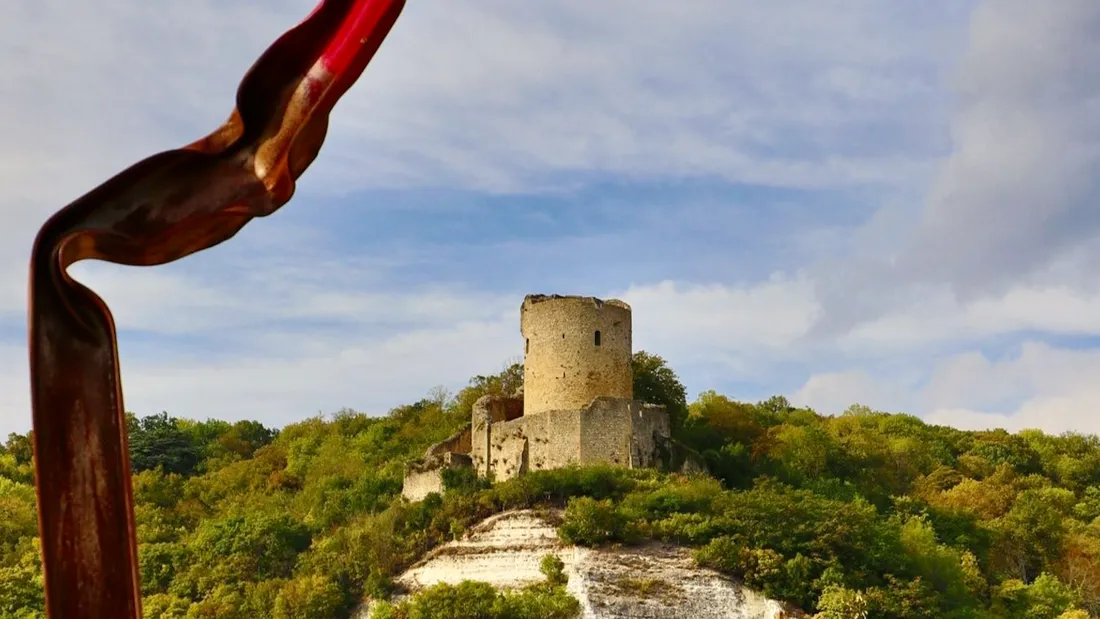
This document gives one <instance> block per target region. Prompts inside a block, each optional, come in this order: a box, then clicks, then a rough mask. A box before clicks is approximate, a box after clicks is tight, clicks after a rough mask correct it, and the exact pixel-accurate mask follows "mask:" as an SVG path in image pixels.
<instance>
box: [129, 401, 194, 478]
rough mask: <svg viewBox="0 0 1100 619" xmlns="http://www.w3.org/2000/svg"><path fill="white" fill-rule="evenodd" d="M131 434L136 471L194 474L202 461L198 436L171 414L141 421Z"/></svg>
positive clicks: (132, 459)
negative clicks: (183, 426) (188, 430)
mask: <svg viewBox="0 0 1100 619" xmlns="http://www.w3.org/2000/svg"><path fill="white" fill-rule="evenodd" d="M128 434H129V436H128V440H129V443H130V465H131V467H132V468H133V470H134V471H135V472H139V471H147V470H150V469H156V468H163V469H164V471H165V472H166V473H177V474H179V475H191V474H192V473H194V472H195V469H196V467H198V465H199V462H200V461H201V460H202V452H201V450H200V447H199V445H197V444H196V443H195V440H194V437H193V436H192V435H191V434H190V433H189V432H187V431H186V430H184V429H183V428H181V427H180V426H179V425H178V424H177V420H176V418H175V417H169V416H168V413H165V412H162V413H161V414H159V415H150V416H148V417H144V418H142V419H140V420H138V421H137V422H136V423H135V424H134V426H133V427H132V428H130V429H129V431H128Z"/></svg>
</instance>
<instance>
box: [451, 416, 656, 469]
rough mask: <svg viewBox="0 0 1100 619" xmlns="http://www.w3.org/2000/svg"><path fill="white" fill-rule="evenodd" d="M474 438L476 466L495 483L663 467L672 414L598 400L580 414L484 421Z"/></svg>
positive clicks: (475, 426)
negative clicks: (556, 472) (576, 469)
mask: <svg viewBox="0 0 1100 619" xmlns="http://www.w3.org/2000/svg"><path fill="white" fill-rule="evenodd" d="M473 436H474V441H473V444H474V449H473V451H472V452H471V456H472V462H473V466H474V467H475V468H476V469H477V471H478V475H481V476H483V477H484V476H488V475H489V474H490V473H491V474H492V475H493V478H494V479H495V480H496V481H504V480H506V479H511V478H512V477H516V476H518V475H523V474H525V473H529V472H531V471H539V470H546V469H553V468H559V467H563V466H568V465H570V464H594V463H606V464H612V465H617V466H626V467H651V466H658V465H659V456H658V440H659V439H657V438H655V437H663V438H665V439H667V437H668V414H667V413H666V412H665V409H664V407H661V406H654V405H651V404H643V403H641V402H635V401H632V400H624V399H621V398H596V399H595V400H593V401H592V402H591V403H590V404H589V405H588V406H586V407H584V408H582V409H580V410H557V411H543V412H542V413H539V414H537V415H532V416H530V417H527V416H524V417H520V418H518V419H513V420H511V421H498V422H495V423H494V422H492V419H490V418H488V417H483V419H482V420H481V421H480V422H479V421H475V422H474V431H473ZM482 444H483V445H484V448H479V445H482Z"/></svg>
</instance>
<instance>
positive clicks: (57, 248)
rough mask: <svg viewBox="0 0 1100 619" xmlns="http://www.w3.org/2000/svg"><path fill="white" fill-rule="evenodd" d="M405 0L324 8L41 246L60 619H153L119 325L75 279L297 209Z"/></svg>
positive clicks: (47, 453) (46, 447)
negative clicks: (333, 123) (331, 119)
mask: <svg viewBox="0 0 1100 619" xmlns="http://www.w3.org/2000/svg"><path fill="white" fill-rule="evenodd" d="M404 4H405V2H404V0H322V1H321V3H320V4H319V5H317V8H315V9H314V11H313V13H311V14H310V15H309V17H307V18H306V19H305V20H304V21H303V22H301V23H300V24H298V25H297V26H296V27H294V28H293V29H291V30H290V31H288V32H286V33H285V34H284V35H283V36H281V37H280V38H279V39H278V40H277V41H275V43H273V44H272V45H271V47H269V48H268V49H267V50H266V51H265V52H264V54H263V55H262V56H260V58H259V60H257V61H256V63H255V64H254V65H253V66H252V68H251V69H249V71H248V73H247V74H246V75H245V76H244V78H243V79H242V81H241V84H240V87H239V89H238V91H237V99H236V107H235V109H234V110H233V112H232V114H231V115H230V117H229V119H228V120H227V121H226V122H225V124H223V125H222V126H221V127H219V128H218V129H217V130H215V131H213V132H212V133H211V134H209V135H208V136H206V137H204V138H202V139H200V140H198V141H196V142H194V143H192V144H190V145H188V146H185V147H183V148H180V149H176V150H170V151H166V152H162V153H159V154H156V155H153V156H152V157H149V158H147V159H145V160H143V161H141V162H139V163H137V164H135V165H133V166H132V167H130V168H129V169H127V170H125V171H123V172H121V173H119V174H118V175H116V176H115V177H114V178H111V179H110V180H108V181H107V182H105V183H104V184H102V185H100V186H99V187H97V188H95V189H93V190H92V191H91V192H89V193H88V194H86V195H84V196H83V197H81V198H79V199H78V200H76V201H75V202H73V203H72V204H69V205H68V206H66V207H65V208H63V209H61V210H60V211H58V212H57V213H56V214H55V215H53V216H52V217H51V218H50V219H49V220H48V221H47V222H46V223H45V224H44V225H43V226H42V228H41V230H40V231H39V233H38V237H37V238H36V239H35V244H34V249H33V252H32V256H31V265H30V291H29V292H30V307H29V340H30V341H29V344H30V364H31V401H32V407H33V425H34V466H35V475H36V486H37V492H38V505H39V512H38V513H39V516H38V518H39V522H38V526H39V533H40V536H41V544H42V558H43V567H44V572H45V593H46V609H47V614H48V616H50V617H51V618H54V619H113V618H119V619H139V618H140V617H141V595H140V576H139V573H138V554H137V553H138V549H137V541H136V537H135V531H134V509H133V496H132V490H131V487H130V463H129V456H128V453H127V443H126V425H125V412H124V409H123V403H122V386H121V380H120V375H119V365H118V351H117V344H116V340H115V327H114V322H113V320H112V317H111V313H110V311H109V310H108V308H107V306H106V304H104V302H103V301H102V300H101V299H100V298H99V297H98V296H96V294H95V293H94V292H92V291H91V290H89V289H88V288H86V287H84V286H82V285H81V284H80V283H78V282H76V281H74V280H73V279H71V278H70V277H69V275H68V273H67V272H66V269H67V268H68V267H69V265H71V264H73V263H74V262H76V261H78V260H85V259H99V260H106V261H109V262H114V263H118V264H126V265H137V266H152V265H157V264H164V263H167V262H171V261H173V260H177V259H179V258H182V257H184V256H187V255H189V254H192V253H195V252H198V251H202V250H204V249H207V248H210V247H213V246H214V245H217V244H219V243H221V242H223V241H226V240H228V239H229V238H231V237H233V236H234V235H235V234H236V233H237V232H238V231H239V230H240V229H241V228H242V227H243V226H244V225H245V224H247V223H248V222H249V221H250V220H251V219H252V218H253V217H263V216H266V215H270V214H271V213H273V212H274V211H275V210H276V209H278V208H279V207H280V206H282V205H283V204H285V203H286V202H287V201H288V200H290V198H291V196H292V195H293V193H294V186H295V180H296V179H297V178H298V177H299V176H300V175H301V174H302V172H303V171H305V169H306V168H307V167H308V166H309V165H310V163H312V162H313V160H314V158H315V157H316V156H317V153H318V152H319V150H320V148H321V144H322V142H323V141H324V138H325V134H326V131H327V128H328V115H329V112H330V111H331V110H332V108H333V106H334V105H335V104H336V102H337V100H338V99H339V98H340V97H341V96H342V95H343V94H344V93H345V92H346V91H347V89H348V88H350V87H351V85H352V84H353V83H354V82H355V81H356V80H357V79H358V78H359V76H360V75H361V73H362V72H363V70H364V69H365V68H366V66H367V63H368V62H370V60H371V58H372V57H373V56H374V54H375V52H376V51H377V50H378V48H379V46H380V45H381V44H382V41H383V39H385V37H386V36H387V34H388V33H389V32H390V29H391V28H392V27H393V25H394V23H395V22H396V20H397V17H398V15H399V14H400V13H401V10H402V9H403V8H404Z"/></svg>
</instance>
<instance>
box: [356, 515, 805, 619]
mask: <svg viewBox="0 0 1100 619" xmlns="http://www.w3.org/2000/svg"><path fill="white" fill-rule="evenodd" d="M550 519H552V516H550V517H549V518H548V515H547V514H540V513H537V512H534V511H529V510H525V511H512V512H505V513H503V514H499V515H497V516H493V517H492V518H489V519H487V520H485V521H483V522H481V523H479V524H478V525H477V526H476V527H474V528H472V529H471V530H470V531H469V532H468V533H467V534H466V535H465V537H464V539H462V540H459V541H455V542H451V543H448V544H445V545H443V546H440V547H439V548H436V549H435V550H434V551H432V552H431V553H430V554H429V555H428V556H426V557H424V558H423V559H422V560H421V561H420V562H418V563H417V564H416V565H414V566H412V567H411V568H410V569H409V570H408V571H406V572H405V573H404V574H402V575H401V576H400V577H399V578H398V579H397V582H398V584H400V585H401V586H402V587H404V588H406V589H407V590H409V591H416V590H418V589H421V588H423V587H426V586H430V585H434V584H437V583H443V582H445V583H451V584H457V583H459V582H461V581H463V580H478V581H483V582H487V583H489V584H491V585H493V586H494V587H497V588H505V587H519V586H523V585H526V584H530V583H533V582H539V581H542V580H543V579H544V577H543V575H542V574H541V573H540V572H539V562H540V561H541V559H542V557H543V556H545V555H547V554H554V555H556V556H557V557H559V558H560V559H561V560H562V562H563V563H564V564H565V573H566V574H567V575H568V576H569V584H568V586H567V589H568V590H569V592H570V593H571V594H572V595H573V596H574V597H576V598H577V599H578V600H580V603H581V608H582V615H581V617H582V618H583V619H627V618H629V619H686V618H691V619H788V618H793V617H804V616H805V615H803V614H802V613H800V612H798V611H797V610H796V609H793V608H790V607H788V606H786V605H784V604H782V603H780V602H777V601H775V600H769V599H767V598H766V597H764V596H763V595H761V594H759V593H757V592H755V591H752V590H750V589H748V588H747V587H745V586H744V585H742V584H740V583H738V582H737V581H735V580H732V579H730V578H728V577H726V576H723V575H722V574H719V573H718V572H715V571H713V570H708V569H702V568H699V567H696V566H695V564H694V562H693V561H692V558H691V552H690V550H688V549H686V548H682V547H678V546H674V545H668V544H659V543H655V542H654V543H648V544H645V545H643V546H638V547H616V548H600V549H590V548H581V547H577V546H569V545H566V544H565V543H563V542H562V541H561V540H560V539H559V538H558V536H557V531H556V530H555V527H554V525H553V524H552V523H551V522H550V521H549V520H550ZM368 616H369V614H368V610H367V609H366V608H364V609H363V611H362V612H361V614H360V615H359V617H360V619H366V618H367V617H368Z"/></svg>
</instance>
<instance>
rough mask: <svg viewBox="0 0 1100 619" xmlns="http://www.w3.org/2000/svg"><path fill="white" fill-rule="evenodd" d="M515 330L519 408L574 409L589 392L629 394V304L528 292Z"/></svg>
mask: <svg viewBox="0 0 1100 619" xmlns="http://www.w3.org/2000/svg"><path fill="white" fill-rule="evenodd" d="M520 332H521V333H522V334H523V337H524V338H525V350H524V355H523V414H524V416H529V415H537V414H539V413H544V412H546V411H560V410H578V409H581V408H584V407H586V406H588V405H589V404H590V403H591V402H592V400H593V398H596V397H601V396H602V397H611V398H621V399H624V400H631V399H632V398H633V396H634V384H633V376H632V373H631V369H630V359H631V356H632V354H633V349H632V343H631V324H630V306H629V305H627V304H626V303H623V302H622V301H619V300H617V299H608V300H606V301H602V300H600V299H597V298H595V297H582V296H559V295H528V296H527V297H525V298H524V299H523V306H522V308H521V316H520Z"/></svg>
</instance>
